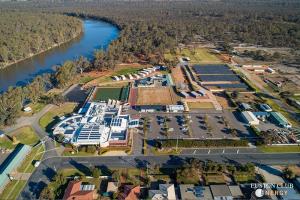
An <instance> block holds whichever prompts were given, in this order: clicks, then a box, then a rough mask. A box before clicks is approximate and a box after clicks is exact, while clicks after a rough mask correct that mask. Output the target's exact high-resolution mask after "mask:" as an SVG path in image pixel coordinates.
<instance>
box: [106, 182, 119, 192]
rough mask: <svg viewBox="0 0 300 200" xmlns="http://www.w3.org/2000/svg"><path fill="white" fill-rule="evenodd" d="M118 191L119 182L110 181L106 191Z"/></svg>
mask: <svg viewBox="0 0 300 200" xmlns="http://www.w3.org/2000/svg"><path fill="white" fill-rule="evenodd" d="M115 192H118V182H112V181H110V182H108V183H107V189H106V193H107V194H109V195H112V194H113V193H115Z"/></svg>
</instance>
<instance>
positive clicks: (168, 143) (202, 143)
mask: <svg viewBox="0 0 300 200" xmlns="http://www.w3.org/2000/svg"><path fill="white" fill-rule="evenodd" d="M154 142H155V146H156V147H158V148H171V147H176V144H177V140H176V139H168V140H154ZM247 145H248V141H247V140H232V139H224V140H183V139H180V140H178V147H183V148H195V147H219V146H223V147H245V146H247Z"/></svg>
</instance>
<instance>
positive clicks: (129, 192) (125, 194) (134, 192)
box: [118, 184, 141, 200]
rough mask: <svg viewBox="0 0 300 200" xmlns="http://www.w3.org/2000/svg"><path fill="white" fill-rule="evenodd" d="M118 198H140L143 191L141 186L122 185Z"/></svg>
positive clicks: (128, 199)
mask: <svg viewBox="0 0 300 200" xmlns="http://www.w3.org/2000/svg"><path fill="white" fill-rule="evenodd" d="M120 190H121V192H120V193H119V196H118V199H122V200H138V196H139V194H140V192H141V187H140V186H134V185H127V184H124V185H122V186H121V187H120Z"/></svg>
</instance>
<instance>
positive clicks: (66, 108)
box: [39, 103, 77, 132]
mask: <svg viewBox="0 0 300 200" xmlns="http://www.w3.org/2000/svg"><path fill="white" fill-rule="evenodd" d="M76 106H77V104H75V103H66V104H64V105H62V106H60V107H57V106H56V107H54V108H52V109H51V110H50V111H48V112H47V113H46V114H45V115H43V116H42V117H41V118H40V120H39V124H40V126H41V127H42V128H44V129H45V130H46V131H48V132H50V131H51V128H52V127H53V126H54V125H55V124H56V123H57V122H58V121H59V119H58V118H59V117H61V116H64V115H66V114H71V113H73V112H74V109H75V108H76Z"/></svg>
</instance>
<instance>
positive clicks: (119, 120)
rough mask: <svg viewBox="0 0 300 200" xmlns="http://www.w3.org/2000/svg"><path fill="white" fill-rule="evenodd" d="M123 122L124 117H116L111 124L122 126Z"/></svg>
mask: <svg viewBox="0 0 300 200" xmlns="http://www.w3.org/2000/svg"><path fill="white" fill-rule="evenodd" d="M121 124H122V119H121V118H114V119H113V120H112V121H111V124H110V125H111V126H119V127H120V126H121Z"/></svg>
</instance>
